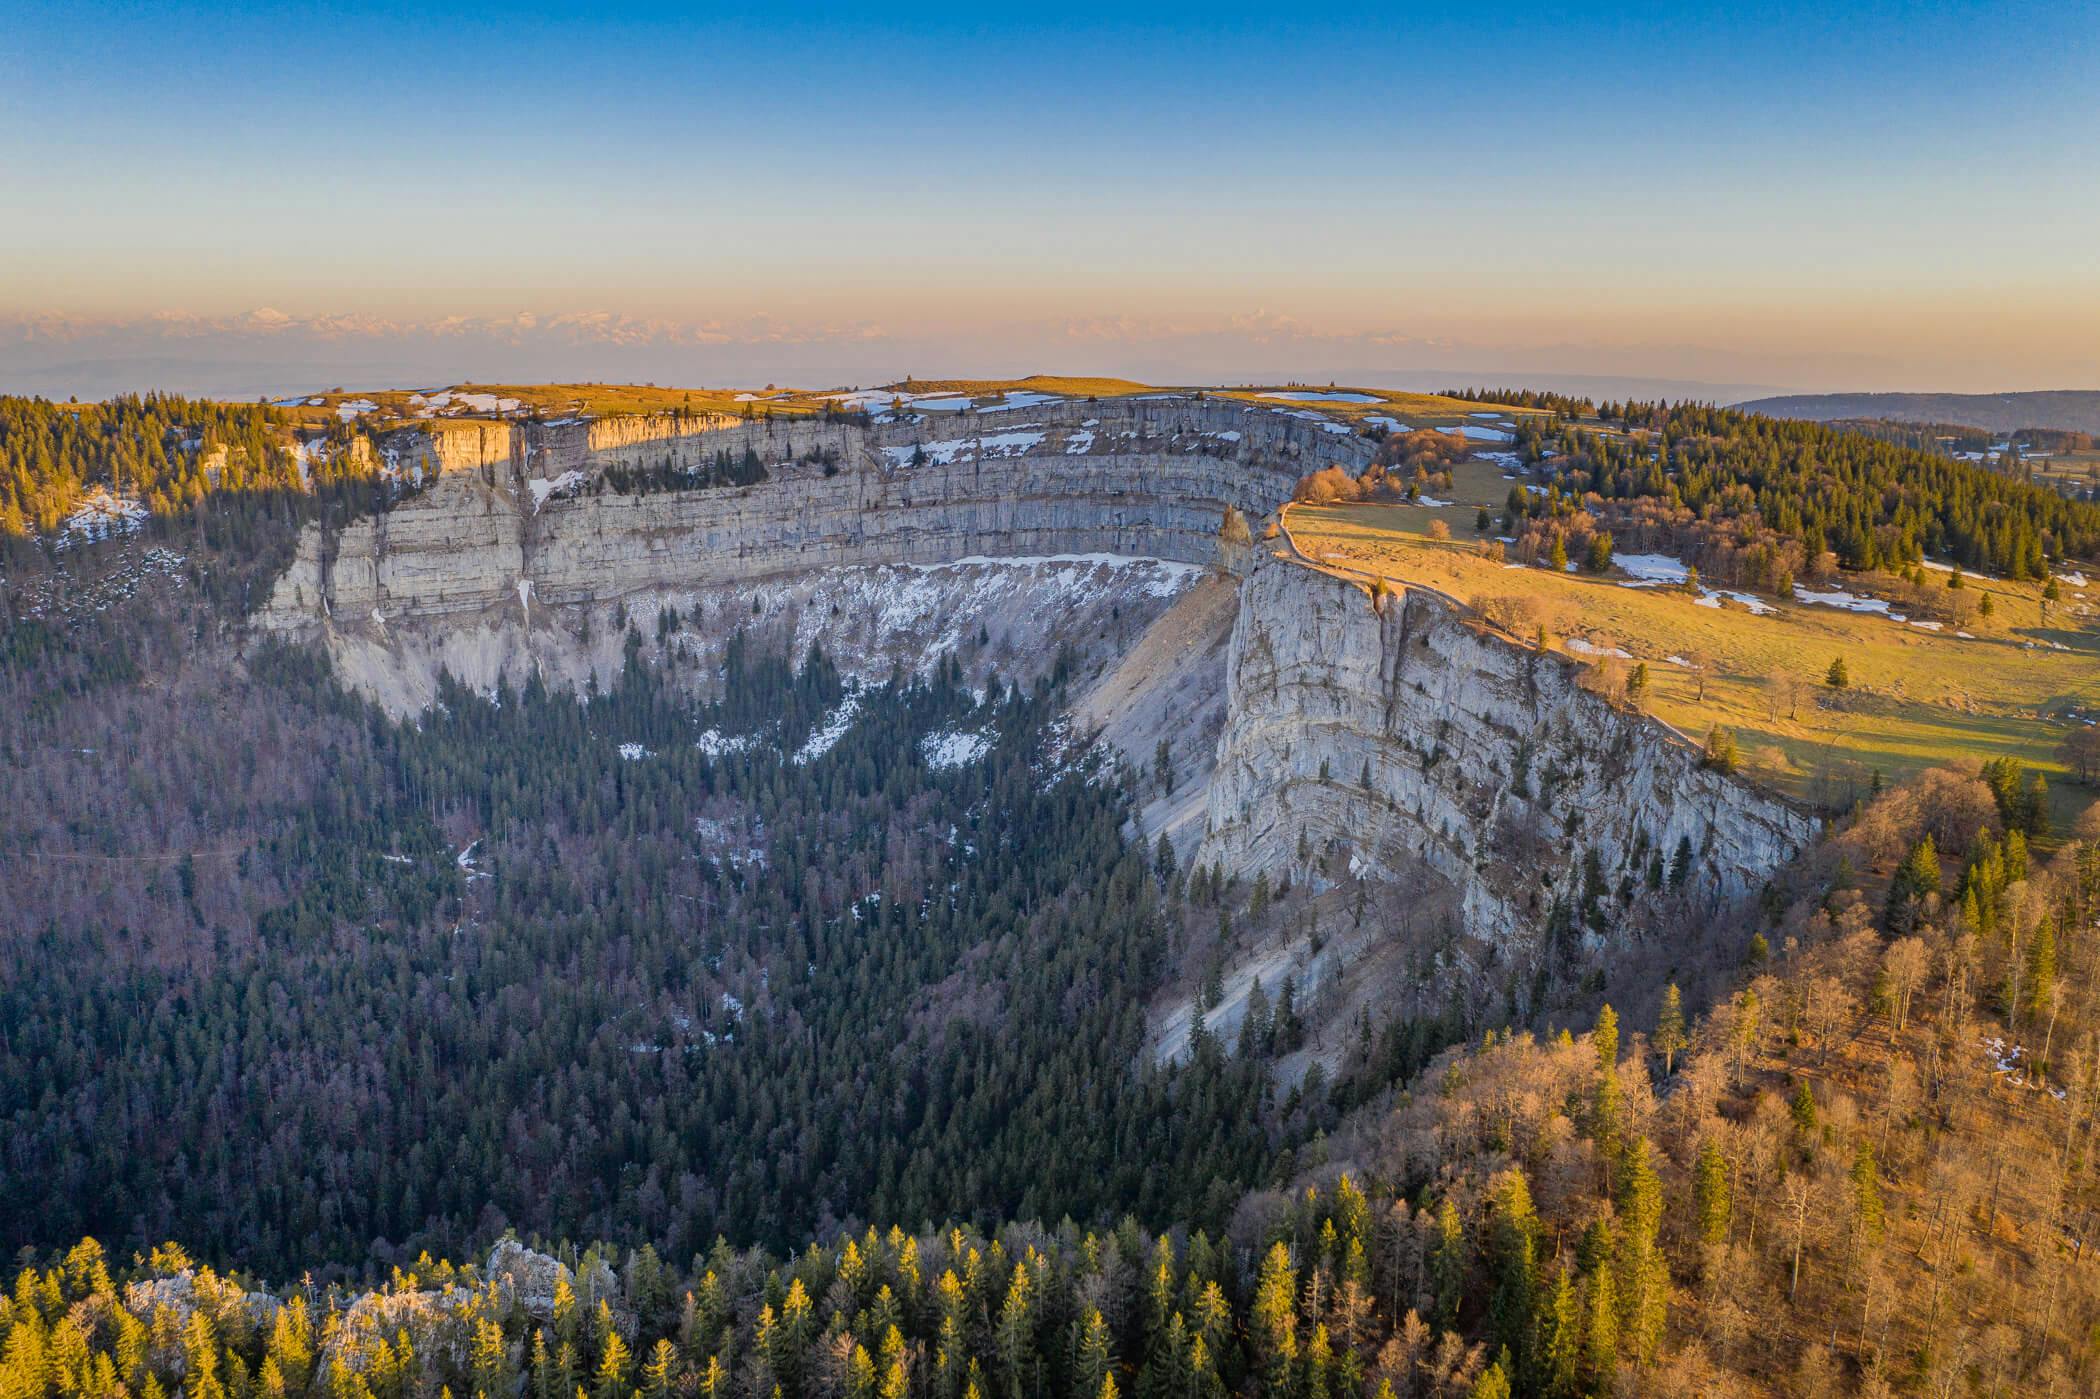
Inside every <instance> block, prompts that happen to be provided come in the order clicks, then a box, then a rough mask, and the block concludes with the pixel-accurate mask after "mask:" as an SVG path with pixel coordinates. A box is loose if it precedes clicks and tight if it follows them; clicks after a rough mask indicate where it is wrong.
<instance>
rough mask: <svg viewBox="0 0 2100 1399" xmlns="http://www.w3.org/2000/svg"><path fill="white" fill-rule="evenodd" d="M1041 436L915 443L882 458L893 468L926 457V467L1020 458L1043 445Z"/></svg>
mask: <svg viewBox="0 0 2100 1399" xmlns="http://www.w3.org/2000/svg"><path fill="white" fill-rule="evenodd" d="M1047 435H1048V434H1046V433H1041V432H995V433H991V434H989V435H987V436H984V437H956V438H950V439H948V440H947V441H943V442H914V443H910V444H907V445H905V446H902V447H885V448H883V449H882V454H883V455H884V456H886V457H888V458H889V459H890V465H891V466H892V467H893V468H895V467H907V466H910V465H911V464H912V458H913V457H914V456H916V455H917V454H918V453H920V452H922V451H923V452H924V453H925V460H926V463H927V464H929V465H932V466H947V465H949V464H950V463H951V462H954V461H956V460H958V459H960V460H964V461H967V460H969V459H970V458H971V457H972V456H975V457H978V458H980V459H982V458H984V457H1018V456H1021V455H1022V454H1024V453H1026V452H1030V451H1033V450H1034V449H1035V448H1037V447H1040V446H1042V445H1043V439H1044V438H1045V437H1046V436H1047Z"/></svg>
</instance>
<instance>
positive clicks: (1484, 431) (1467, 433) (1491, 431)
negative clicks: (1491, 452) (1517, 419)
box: [1437, 423, 1517, 442]
mask: <svg viewBox="0 0 2100 1399" xmlns="http://www.w3.org/2000/svg"><path fill="white" fill-rule="evenodd" d="M1437 431H1438V432H1452V433H1457V434H1458V435H1459V436H1461V437H1465V438H1470V439H1471V440H1472V441H1475V442H1514V441H1516V440H1517V435H1516V434H1515V433H1514V432H1504V431H1503V430H1502V429H1501V428H1498V427H1481V426H1480V425H1479V424H1478V423H1459V424H1456V425H1455V426H1452V427H1440V428H1438V429H1437Z"/></svg>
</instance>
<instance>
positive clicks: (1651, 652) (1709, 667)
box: [1286, 463, 2100, 822]
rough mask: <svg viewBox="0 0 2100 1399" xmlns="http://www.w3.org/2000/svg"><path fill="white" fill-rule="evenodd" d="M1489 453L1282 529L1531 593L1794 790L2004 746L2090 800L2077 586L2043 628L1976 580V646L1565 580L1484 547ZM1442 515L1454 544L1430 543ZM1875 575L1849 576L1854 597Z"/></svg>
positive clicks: (1419, 569)
mask: <svg viewBox="0 0 2100 1399" xmlns="http://www.w3.org/2000/svg"><path fill="white" fill-rule="evenodd" d="M1481 465H1482V464H1480V463H1469V464H1467V466H1465V467H1462V468H1461V469H1460V472H1459V474H1458V479H1457V480H1456V482H1455V483H1454V487H1453V489H1452V491H1451V492H1450V494H1451V495H1453V496H1461V497H1465V499H1463V500H1462V501H1461V502H1459V503H1454V504H1453V505H1452V506H1450V507H1449V508H1445V509H1428V508H1424V507H1420V506H1408V505H1342V506H1308V505H1297V506H1293V507H1291V508H1290V510H1289V511H1288V513H1287V516H1286V522H1287V528H1288V529H1289V530H1290V533H1291V537H1292V539H1293V540H1294V542H1295V543H1296V544H1297V546H1298V548H1299V549H1300V550H1301V551H1303V552H1304V553H1305V554H1306V555H1307V556H1308V557H1310V558H1312V559H1314V560H1315V561H1318V562H1320V563H1323V564H1326V565H1329V566H1332V567H1335V568H1337V569H1338V570H1341V571H1344V572H1347V573H1350V574H1352V575H1355V576H1361V577H1365V578H1372V577H1384V578H1386V579H1388V580H1390V581H1391V582H1392V583H1393V584H1394V585H1395V586H1405V585H1407V584H1410V583H1414V584H1422V585H1427V586H1429V587H1433V588H1436V589H1438V590H1440V591H1442V592H1445V593H1448V594H1450V595H1452V596H1453V597H1456V598H1458V599H1459V600H1461V601H1463V602H1466V603H1468V604H1475V603H1478V602H1480V601H1481V600H1483V599H1490V600H1493V599H1508V598H1532V599H1537V600H1538V602H1539V604H1540V605H1541V607H1542V608H1543V610H1544V612H1545V613H1546V615H1548V616H1549V617H1551V618H1552V619H1553V620H1552V622H1551V624H1550V628H1549V631H1550V644H1551V645H1552V646H1553V648H1554V649H1556V650H1560V651H1563V652H1566V653H1567V654H1570V655H1574V656H1575V657H1576V659H1579V660H1584V661H1585V662H1586V663H1594V661H1593V660H1592V658H1591V657H1588V656H1585V655H1582V654H1580V653H1579V652H1578V651H1571V650H1570V648H1569V647H1568V642H1569V640H1571V639H1579V640H1581V641H1583V642H1586V643H1588V644H1589V645H1591V646H1594V647H1598V648H1612V647H1616V648H1619V649H1622V650H1625V651H1627V652H1630V653H1631V655H1632V656H1633V657H1634V659H1635V660H1641V661H1646V662H1647V665H1648V675H1649V679H1650V692H1651V698H1650V701H1649V706H1648V707H1649V709H1650V710H1651V712H1653V713H1654V714H1655V716H1656V717H1658V718H1660V719H1663V720H1665V721H1666V722H1668V723H1670V724H1671V725H1673V726H1675V727H1676V728H1677V729H1679V730H1680V731H1681V732H1683V733H1684V734H1685V735H1686V736H1687V737H1690V738H1692V739H1694V740H1695V741H1696V740H1699V739H1703V737H1704V736H1705V734H1706V733H1707V731H1708V730H1709V729H1710V728H1711V727H1712V726H1713V725H1716V724H1719V725H1723V726H1726V727H1728V728H1731V729H1733V730H1735V732H1736V735H1737V740H1738V744H1739V747H1740V750H1741V752H1742V755H1743V760H1744V764H1745V769H1746V772H1747V773H1748V774H1749V775H1750V776H1751V777H1752V778H1753V779H1755V780H1757V781H1759V782H1762V783H1765V784H1768V785H1770V786H1772V787H1773V788H1775V789H1776V790H1779V791H1782V792H1784V793H1786V794H1787V795H1789V796H1793V797H1797V798H1801V799H1804V800H1812V801H1817V802H1831V801H1843V800H1844V799H1845V798H1846V796H1847V794H1848V793H1855V792H1857V793H1863V792H1864V790H1865V788H1866V786H1867V785H1868V784H1869V783H1870V782H1871V778H1872V774H1873V773H1874V772H1875V771H1877V770H1878V771H1879V772H1880V773H1881V774H1882V776H1883V778H1884V780H1887V781H1896V780H1900V779H1901V778H1903V777H1905V776H1907V775H1909V774H1911V773H1913V772H1916V771H1917V770H1919V769H1921V768H1924V767H1928V766H1931V765H1933V764H1936V763H1940V762H1944V761H1946V760H1948V759H1950V758H1956V757H1969V758H1976V759H1989V758H1994V757H2003V756H2009V757H2015V758H2019V759H2020V760H2022V761H2023V762H2025V763H2027V764H2028V765H2029V766H2030V767H2033V768H2039V769H2041V770H2043V771H2045V772H2046V773H2047V774H2048V776H2049V780H2050V783H2051V784H2052V785H2051V799H2052V804H2053V807H2054V811H2055V815H2056V817H2057V819H2058V820H2059V822H2065V821H2068V819H2069V818H2070V817H2071V816H2072V815H2074V814H2075V813H2076V812H2078V811H2080V810H2082V809H2083V808H2084V807H2085V806H2086V805H2087V803H2088V802H2089V800H2090V797H2091V794H2090V793H2089V792H2088V791H2086V790H2085V789H2083V788H2080V787H2077V786H2074V785H2073V784H2072V781H2071V779H2070V775H2069V774H2068V773H2067V772H2066V771H2065V770H2064V769H2063V767H2062V765H2061V764H2060V763H2059V762H2058V760H2057V757H2056V748H2057V745H2058V743H2059V741H2060V740H2061V739H2062V737H2063V735H2064V733H2065V732H2066V730H2067V726H2068V724H2069V723H2070V722H2075V721H2073V720H2071V719H2069V718H2068V716H2069V715H2070V714H2072V713H2073V712H2082V713H2091V712H2096V711H2100V628H2096V625H2095V620H2096V619H2095V615H2094V609H2093V606H2091V605H2089V604H2088V603H2087V601H2086V600H2085V599H2082V598H2080V597H2079V596H2078V595H2077V592H2076V590H2074V589H2072V588H2070V587H2068V586H2065V587H2064V588H2063V598H2062V600H2061V602H2059V603H2058V604H2057V605H2056V606H2055V607H2054V608H2052V609H2051V612H2050V615H2049V618H2048V620H2047V621H2046V622H2045V621H2044V619H2043V615H2042V598H2041V589H2040V587H2039V586H2038V585H2036V584H2031V583H2010V582H2002V581H1995V580H1984V579H1979V578H1975V577H1973V576H1972V577H1970V578H1969V579H1968V580H1967V586H1968V587H1970V588H1972V589H1974V590H1976V595H1977V596H1979V597H1980V596H1982V595H1984V594H1988V595H1989V596H1990V597H1991V599H1992V603H1993V613H1994V615H1993V616H1992V617H1991V618H1990V619H1988V620H1985V619H1982V618H1980V617H1972V618H1971V620H1969V621H1968V622H1967V623H1965V624H1964V628H1965V629H1966V630H1968V631H1970V632H1972V633H1973V634H1974V639H1973V640H1970V639H1964V638H1962V637H1960V636H1958V635H1956V634H1955V628H1954V627H1952V626H1951V625H1950V626H1948V627H1947V628H1946V629H1945V630H1943V631H1940V632H1932V631H1927V630H1924V629H1921V628H1919V627H1916V626H1912V625H1910V624H1908V623H1905V622H1894V621H1891V620H1890V619H1889V618H1887V617H1885V616H1880V615H1874V614H1863V613H1853V612H1845V611H1841V610H1838V609H1834V608H1829V607H1822V606H1810V605H1804V604H1800V603H1796V602H1792V601H1786V602H1781V601H1779V600H1778V599H1776V598H1767V599H1766V601H1768V602H1770V603H1771V604H1772V605H1773V606H1775V607H1776V608H1777V609H1778V611H1777V612H1776V613H1775V614H1773V615H1769V616H1759V615H1755V614H1753V613H1752V612H1750V611H1749V610H1747V609H1746V608H1743V607H1741V606H1740V605H1737V604H1732V603H1727V604H1724V605H1723V606H1721V607H1712V606H1702V605H1700V604H1699V603H1698V602H1697V601H1695V599H1694V597H1693V595H1691V594H1690V593H1688V592H1687V591H1686V590H1684V589H1681V588H1671V587H1646V588H1632V587H1627V586H1624V585H1625V583H1626V582H1627V581H1629V580H1627V579H1626V578H1625V576H1624V575H1623V574H1619V573H1616V572H1615V573H1614V574H1613V575H1608V576H1602V577H1592V576H1589V575H1586V574H1558V575H1556V574H1554V573H1552V572H1549V571H1548V570H1546V569H1545V568H1543V567H1536V566H1534V567H1523V566H1516V565H1514V564H1512V563H1504V562H1496V561H1494V560H1491V559H1488V558H1483V557H1481V555H1480V537H1479V536H1477V535H1476V534H1475V533H1474V530H1473V521H1474V517H1475V514H1476V512H1477V510H1478V508H1479V505H1480V504H1482V503H1486V502H1489V501H1492V502H1494V503H1495V504H1496V505H1499V503H1500V501H1501V499H1502V497H1503V495H1505V494H1506V492H1507V487H1508V484H1509V483H1508V482H1506V481H1503V480H1502V479H1501V476H1500V473H1499V472H1489V471H1483V470H1481V469H1480V468H1481ZM1496 486H1500V487H1502V488H1503V489H1502V490H1499V491H1498V490H1495V489H1494V487H1496ZM1436 519H1441V520H1443V521H1444V522H1445V523H1446V525H1447V526H1448V527H1449V529H1450V531H1451V534H1452V538H1451V539H1450V540H1448V541H1436V540H1432V539H1430V538H1428V537H1427V535H1428V530H1429V525H1430V522H1431V521H1432V520H1436ZM1874 581H1875V580H1867V579H1858V578H1849V577H1848V578H1846V579H1843V580H1841V583H1842V585H1843V586H1845V587H1847V588H1849V589H1850V590H1851V591H1854V592H1861V591H1867V590H1870V584H1872V583H1873V582H1874ZM1879 581H1880V582H1881V583H1884V584H1888V583H1893V582H1894V580H1893V579H1888V578H1883V579H1881V580H1879ZM2092 596H2093V598H2095V599H2100V588H2096V590H2095V591H2094V592H2093V594H2092ZM1525 639H1527V640H1528V639H1529V638H1525ZM2059 646H2060V647H2063V648H2064V649H2062V650H2058V649H2054V648H2055V647H2059ZM1839 657H1843V658H1844V660H1845V664H1846V668H1847V669H1848V670H1849V672H1850V680H1851V685H1850V688H1849V689H1847V690H1845V691H1844V692H1842V693H1840V692H1837V691H1833V690H1831V689H1830V688H1829V687H1828V686H1827V685H1826V684H1825V683H1824V682H1825V679H1826V676H1827V673H1828V671H1829V668H1830V664H1831V662H1832V661H1833V660H1835V659H1837V658H1839ZM1686 662H1691V663H1695V664H1685V663H1686ZM1702 673H1703V677H1704V682H1705V683H1704V687H1703V688H1704V695H1703V697H1702V696H1701V688H1702V687H1701V677H1702ZM1789 684H1791V686H1792V688H1793V693H1792V694H1789V693H1788V687H1789Z"/></svg>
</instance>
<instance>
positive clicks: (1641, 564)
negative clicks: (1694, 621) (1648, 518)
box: [1612, 554, 1779, 617]
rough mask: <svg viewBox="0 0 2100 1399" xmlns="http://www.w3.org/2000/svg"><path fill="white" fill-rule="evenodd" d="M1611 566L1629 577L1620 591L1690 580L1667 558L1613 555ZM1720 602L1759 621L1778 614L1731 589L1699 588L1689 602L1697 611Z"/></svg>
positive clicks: (1756, 598) (1688, 573) (1752, 596)
mask: <svg viewBox="0 0 2100 1399" xmlns="http://www.w3.org/2000/svg"><path fill="white" fill-rule="evenodd" d="M1612 562H1613V563H1615V564H1617V565H1618V566H1619V567H1620V568H1622V569H1624V570H1625V571H1626V572H1628V573H1630V574H1632V575H1633V577H1632V579H1631V580H1629V581H1623V582H1621V583H1620V584H1619V586H1620V587H1622V588H1659V587H1671V586H1674V587H1681V586H1682V585H1684V584H1685V583H1687V582H1689V581H1690V580H1691V576H1692V571H1691V569H1689V568H1687V567H1686V566H1685V565H1684V564H1682V563H1680V562H1679V561H1678V560H1676V559H1673V558H1671V557H1670V556H1669V555H1668V554H1614V555H1613V556H1612ZM1723 598H1726V599H1728V600H1729V601H1730V602H1733V603H1737V604H1740V605H1741V606H1742V607H1743V608H1745V609H1746V610H1747V611H1749V612H1750V613H1752V614H1753V615H1755V616H1759V617H1769V616H1771V615H1772V614H1773V613H1774V612H1777V611H1778V610H1779V609H1778V608H1776V607H1774V606H1772V604H1771V603H1769V602H1766V601H1765V600H1764V599H1763V598H1761V597H1759V596H1758V595H1757V594H1755V593H1740V592H1736V591H1735V590H1733V589H1731V588H1708V587H1704V586H1702V587H1701V588H1700V589H1699V596H1698V597H1696V598H1693V599H1692V601H1693V602H1694V603H1695V604H1696V605H1698V606H1700V607H1719V606H1720V605H1721V599H1723Z"/></svg>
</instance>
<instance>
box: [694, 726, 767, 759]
mask: <svg viewBox="0 0 2100 1399" xmlns="http://www.w3.org/2000/svg"><path fill="white" fill-rule="evenodd" d="M756 742H758V735H756V734H725V733H723V732H722V731H721V730H720V729H709V730H708V731H707V732H706V733H703V734H701V735H700V736H699V737H698V738H696V739H694V740H693V747H695V748H697V749H699V750H700V751H701V752H703V753H705V754H706V755H707V756H708V757H710V758H721V757H726V756H728V755H729V754H731V753H741V752H743V751H744V750H745V749H747V748H749V747H750V746H751V745H752V744H754V743H756Z"/></svg>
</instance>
